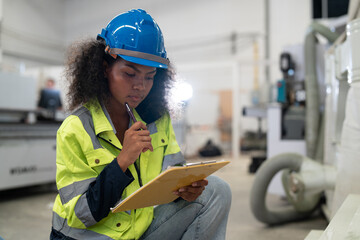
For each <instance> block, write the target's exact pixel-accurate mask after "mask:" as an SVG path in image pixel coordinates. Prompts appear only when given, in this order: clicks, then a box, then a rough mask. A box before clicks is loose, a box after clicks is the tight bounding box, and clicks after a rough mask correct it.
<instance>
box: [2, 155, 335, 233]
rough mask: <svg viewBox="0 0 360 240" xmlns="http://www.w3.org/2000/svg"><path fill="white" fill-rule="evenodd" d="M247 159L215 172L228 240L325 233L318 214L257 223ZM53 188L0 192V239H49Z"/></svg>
mask: <svg viewBox="0 0 360 240" xmlns="http://www.w3.org/2000/svg"><path fill="white" fill-rule="evenodd" d="M249 164H250V160H249V158H248V157H246V156H242V157H241V158H240V159H238V160H232V161H231V163H230V165H228V166H226V167H225V168H223V169H221V170H220V171H218V172H217V173H216V175H218V176H220V177H221V178H223V179H224V180H226V181H227V182H228V183H229V184H230V186H231V188H232V193H233V201H232V207H231V212H230V217H229V223H228V228H227V237H226V239H227V240H272V239H276V240H288V239H292V240H300V239H301V240H303V239H304V238H305V237H306V235H307V234H308V233H309V231H310V230H312V229H319V230H324V229H325V228H326V226H327V224H328V223H327V221H326V220H325V219H324V218H323V217H322V216H320V214H318V215H316V214H315V215H314V217H312V218H311V219H308V220H306V221H302V222H296V223H288V224H285V225H282V226H277V227H268V226H266V225H264V224H263V223H261V222H258V221H257V220H256V219H255V218H254V217H253V215H252V213H251V211H250V208H249V193H250V189H251V186H252V181H253V179H254V175H253V174H250V173H249V172H248V166H249ZM55 196H56V191H55V188H54V186H53V185H47V186H38V187H29V188H21V189H15V190H8V191H0V240H2V239H1V238H3V239H5V240H22V239H27V240H32V239H34V240H41V239H49V233H50V228H51V214H52V210H51V209H52V205H53V201H54V198H55ZM270 199H271V205H278V206H281V205H284V204H286V202H285V201H284V200H282V199H281V198H280V197H278V196H270Z"/></svg>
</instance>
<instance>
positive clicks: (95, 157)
mask: <svg viewBox="0 0 360 240" xmlns="http://www.w3.org/2000/svg"><path fill="white" fill-rule="evenodd" d="M85 156H86V159H87V161H88V164H89V166H90V167H91V168H93V169H94V170H95V171H96V172H97V173H98V174H100V172H101V171H102V170H103V169H104V167H106V166H107V165H108V164H109V163H111V162H112V161H113V160H114V159H115V158H116V156H114V155H113V154H112V153H111V152H109V151H108V150H106V149H104V148H100V149H95V150H91V151H88V152H86V153H85Z"/></svg>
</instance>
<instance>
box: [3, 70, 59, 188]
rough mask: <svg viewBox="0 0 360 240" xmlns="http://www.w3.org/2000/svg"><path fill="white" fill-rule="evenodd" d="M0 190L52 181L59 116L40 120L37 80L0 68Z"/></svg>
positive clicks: (54, 172)
mask: <svg viewBox="0 0 360 240" xmlns="http://www.w3.org/2000/svg"><path fill="white" fill-rule="evenodd" d="M0 84H1V88H0V163H1V167H0V190H5V189H11V188H16V187H24V186H31V185H37V184H45V183H51V182H55V175H56V164H55V163H56V131H57V129H58V128H59V126H60V122H61V119H58V121H56V120H52V121H46V122H39V121H36V115H37V114H39V113H40V111H39V110H37V109H36V102H37V93H36V81H35V79H32V78H29V77H23V76H19V75H17V74H12V73H4V72H0Z"/></svg>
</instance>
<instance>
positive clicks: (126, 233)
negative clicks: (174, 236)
mask: <svg viewBox="0 0 360 240" xmlns="http://www.w3.org/2000/svg"><path fill="white" fill-rule="evenodd" d="M85 107H86V108H87V109H88V110H89V112H90V114H91V116H92V123H93V130H94V131H95V134H96V138H97V140H98V141H99V142H100V144H101V148H97V149H94V144H93V142H94V141H93V140H92V139H91V137H90V136H89V134H88V131H86V129H85V127H84V126H83V123H82V121H81V120H80V118H79V117H78V116H76V115H70V116H69V117H68V118H66V119H65V120H64V122H63V123H62V125H61V127H60V128H59V130H58V132H57V157H56V165H57V173H56V182H57V187H58V189H60V191H61V189H67V190H68V189H71V188H72V186H74V189H73V191H74V192H76V191H79V190H78V189H77V188H76V187H75V186H77V185H76V184H78V185H81V184H82V183H86V181H88V180H89V181H91V179H94V178H96V177H97V176H98V175H99V174H100V172H101V171H102V170H103V169H104V167H105V166H106V165H108V164H109V163H111V162H112V161H113V160H114V158H116V156H117V155H118V154H119V152H120V149H122V145H121V143H120V141H119V140H118V139H117V137H116V136H115V133H114V130H113V128H112V125H111V123H110V122H109V120H108V119H107V117H106V115H105V113H104V111H103V109H102V108H101V106H100V104H99V103H98V102H95V103H93V104H86V105H85ZM134 115H135V117H136V119H137V120H138V121H142V120H141V118H140V117H139V115H138V114H137V113H136V111H134ZM155 126H156V127H155V128H154V129H156V130H157V131H156V132H154V133H152V134H151V138H152V140H151V141H152V145H153V148H154V151H153V152H150V151H147V152H145V153H142V154H141V155H140V171H141V178H142V182H143V184H146V183H147V182H149V181H150V180H152V179H153V178H154V177H156V176H157V175H158V174H159V173H160V172H161V169H162V164H163V159H164V157H165V156H166V155H172V154H177V153H179V152H180V148H179V146H178V144H177V142H176V139H175V134H174V131H173V128H172V125H171V120H170V117H169V115H168V114H166V115H164V116H163V117H161V118H160V119H158V120H157V121H156V122H155ZM87 130H88V129H87ZM129 170H130V171H131V173H132V175H133V177H134V179H135V180H134V181H132V182H131V183H130V184H129V185H128V186H127V187H126V188H125V190H124V192H123V195H122V199H124V198H126V197H127V196H128V195H130V194H131V193H132V192H134V191H135V190H137V189H138V188H139V187H140V186H139V181H138V176H137V173H136V170H135V167H134V165H131V166H129ZM81 195H82V194H79V195H76V196H73V197H72V198H71V199H70V200H69V199H61V198H60V196H59V195H58V196H57V198H56V200H55V204H54V208H53V211H54V212H55V213H56V214H57V215H59V216H60V217H61V218H64V219H66V224H67V225H68V226H69V227H71V228H78V229H79V228H80V229H87V230H91V231H94V232H97V233H100V234H102V235H106V236H108V237H110V238H112V239H138V238H139V237H140V236H141V235H142V234H143V233H144V232H145V230H146V229H147V228H148V226H149V225H150V223H151V221H152V219H153V207H147V208H143V209H137V210H136V211H134V210H132V211H131V214H128V213H125V212H121V213H114V214H113V213H111V212H110V210H109V212H110V213H109V215H108V216H107V217H106V218H104V219H102V220H101V221H100V222H98V223H96V224H94V225H92V226H89V227H86V226H85V225H84V223H83V222H82V221H81V220H79V218H78V217H77V215H76V214H75V212H74V208H75V206H76V204H77V202H78V199H79V198H80V197H81ZM63 198H64V197H63Z"/></svg>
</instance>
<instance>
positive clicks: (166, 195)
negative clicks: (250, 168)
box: [110, 160, 230, 213]
mask: <svg viewBox="0 0 360 240" xmlns="http://www.w3.org/2000/svg"><path fill="white" fill-rule="evenodd" d="M228 163H230V161H224V160H221V161H206V162H195V163H188V164H186V165H184V166H179V167H178V166H172V167H169V168H168V169H166V170H165V171H164V172H162V173H160V174H159V175H158V176H157V177H155V178H154V179H153V180H151V181H150V182H148V183H147V184H145V185H144V186H142V187H141V188H139V189H138V190H136V191H135V192H133V193H132V194H131V195H130V196H128V197H127V198H125V199H124V200H122V201H120V202H118V203H117V204H116V205H115V206H114V207H113V208H110V210H111V211H112V212H113V213H115V212H122V211H128V210H132V209H138V208H144V207H149V206H155V205H160V204H165V203H169V202H172V201H174V200H175V199H176V198H178V196H177V195H175V194H174V193H173V192H174V191H176V190H178V189H179V188H181V187H184V186H188V185H190V184H191V183H193V182H196V181H199V180H202V179H204V178H206V177H207V176H209V175H211V174H212V173H214V172H215V171H217V170H219V169H220V168H222V167H224V166H225V165H227V164H228Z"/></svg>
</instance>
